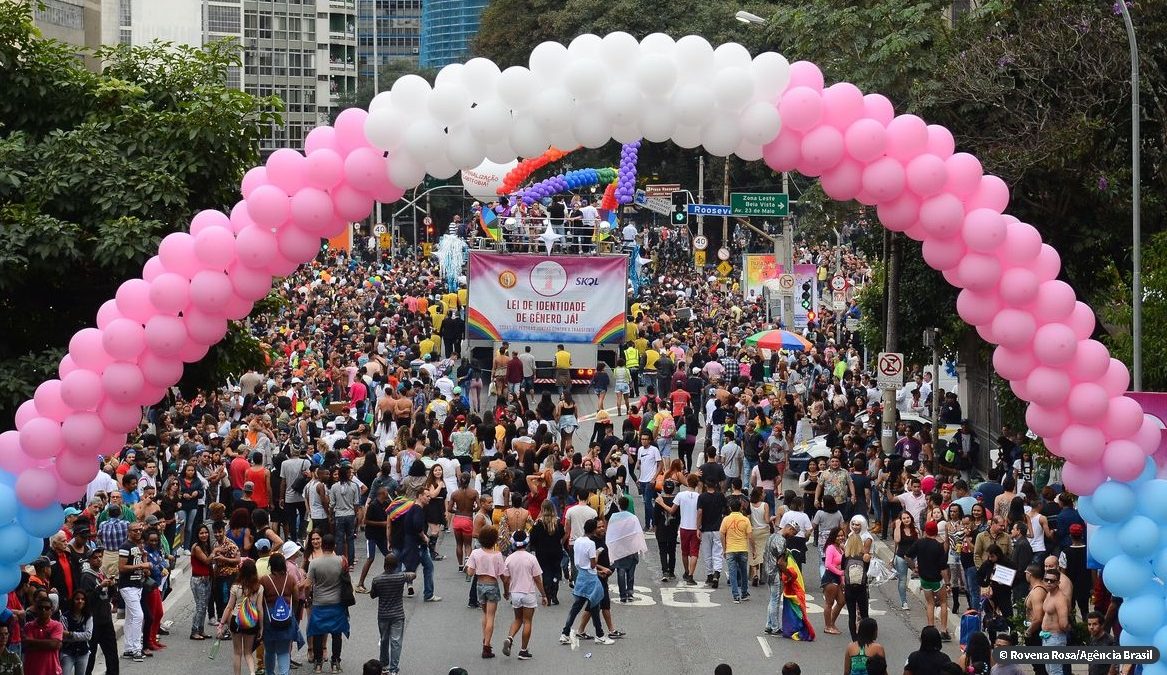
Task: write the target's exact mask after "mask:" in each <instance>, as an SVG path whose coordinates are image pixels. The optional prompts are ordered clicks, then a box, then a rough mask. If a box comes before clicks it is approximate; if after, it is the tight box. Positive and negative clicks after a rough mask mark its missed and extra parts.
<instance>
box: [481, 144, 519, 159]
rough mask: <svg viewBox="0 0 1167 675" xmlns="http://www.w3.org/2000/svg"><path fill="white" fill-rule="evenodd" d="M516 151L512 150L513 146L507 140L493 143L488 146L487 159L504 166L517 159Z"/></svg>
mask: <svg viewBox="0 0 1167 675" xmlns="http://www.w3.org/2000/svg"><path fill="white" fill-rule="evenodd" d="M515 155H516V153H515V151H514V149H512V148H511V144H510V142H509V141H507V140H506V139H505V138H504V139H503V140H501V141H499V142H497V143H492V144H491V145H488V146H486V158H487V159H489V160H490V161H492V162H498V163H499V164H504V163H506V162H512V161H514V159H515Z"/></svg>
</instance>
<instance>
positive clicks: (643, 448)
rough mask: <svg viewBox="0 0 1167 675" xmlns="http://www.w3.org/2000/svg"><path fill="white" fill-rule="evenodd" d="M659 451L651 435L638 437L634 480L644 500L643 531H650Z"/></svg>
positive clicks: (659, 467) (659, 460) (659, 464)
mask: <svg viewBox="0 0 1167 675" xmlns="http://www.w3.org/2000/svg"><path fill="white" fill-rule="evenodd" d="M661 464H662V462H661V454H660V449H659V448H657V446H656V444H654V443H653V442H652V435H651V434H647V433H645V434H641V435H640V447H639V448H637V450H636V466H637V470H636V480H637V482H638V483H639V484H640V496H641V497H643V498H644V523H645V525H646V527H645V531H647V532H651V531H652V522H653V519H652V515H653V513H652V512H653V509H654V504H653V502H654V501H656V475H657V473H659V472H660V470H661Z"/></svg>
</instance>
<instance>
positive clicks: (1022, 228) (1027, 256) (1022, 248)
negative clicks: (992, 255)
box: [1000, 222, 1041, 265]
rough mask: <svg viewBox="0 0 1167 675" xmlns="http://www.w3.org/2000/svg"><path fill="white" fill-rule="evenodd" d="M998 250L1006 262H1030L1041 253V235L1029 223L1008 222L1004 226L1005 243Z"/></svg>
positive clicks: (1019, 263)
mask: <svg viewBox="0 0 1167 675" xmlns="http://www.w3.org/2000/svg"><path fill="white" fill-rule="evenodd" d="M1000 252H1001V257H1002V258H1003V259H1004V260H1005V261H1006V262H1010V263H1017V264H1018V265H1021V264H1028V263H1031V262H1033V260H1034V258H1036V257H1037V256H1038V254H1039V253H1041V235H1040V234H1038V232H1037V230H1036V229H1035V228H1034V227H1033V226H1032V225H1030V224H1029V223H1017V222H1013V223H1009V224H1008V225H1006V226H1005V245H1004V246H1002V247H1001V248H1000Z"/></svg>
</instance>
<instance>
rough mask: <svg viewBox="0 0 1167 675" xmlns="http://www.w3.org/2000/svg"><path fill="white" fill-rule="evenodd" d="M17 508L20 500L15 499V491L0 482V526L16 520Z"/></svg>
mask: <svg viewBox="0 0 1167 675" xmlns="http://www.w3.org/2000/svg"><path fill="white" fill-rule="evenodd" d="M19 508H20V500H18V499H17V498H16V491H15V490H13V489H12V487H11V486H9V485H5V484H4V483H2V482H0V525H5V524H7V523H11V522H12V521H13V520H16V513H17V511H18V509H19Z"/></svg>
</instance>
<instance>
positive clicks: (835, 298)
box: [831, 291, 847, 312]
mask: <svg viewBox="0 0 1167 675" xmlns="http://www.w3.org/2000/svg"><path fill="white" fill-rule="evenodd" d="M831 307H832V308H833V309H834V310H835V311H836V312H841V311H843V310H844V309H847V291H831Z"/></svg>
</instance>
